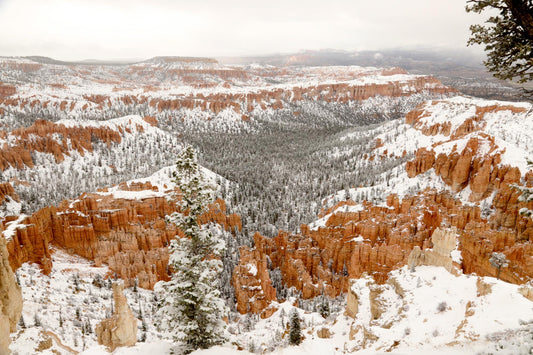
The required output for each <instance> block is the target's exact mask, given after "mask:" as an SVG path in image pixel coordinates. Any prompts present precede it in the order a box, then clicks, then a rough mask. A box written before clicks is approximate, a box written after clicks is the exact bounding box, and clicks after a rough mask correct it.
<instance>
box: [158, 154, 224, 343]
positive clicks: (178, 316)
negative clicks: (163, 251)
mask: <svg viewBox="0 0 533 355" xmlns="http://www.w3.org/2000/svg"><path fill="white" fill-rule="evenodd" d="M173 177H174V182H175V183H176V186H177V187H178V189H179V192H178V193H177V194H176V196H175V199H176V201H177V202H176V203H177V206H178V207H179V208H178V210H179V211H180V212H175V213H173V214H172V215H170V216H168V222H170V223H173V224H175V225H176V226H177V227H178V228H179V229H180V230H181V231H183V233H184V237H182V238H180V237H177V238H175V239H173V240H172V241H171V243H170V247H169V249H170V250H169V251H170V259H169V264H170V265H171V266H172V271H173V273H172V278H171V280H170V281H169V282H167V283H166V284H164V285H163V288H164V289H165V291H166V293H167V294H166V297H165V300H164V302H163V307H162V309H161V312H162V313H163V314H164V315H165V321H166V323H167V324H166V325H167V326H168V329H169V330H170V331H171V332H172V333H173V336H174V339H175V340H176V341H180V342H183V344H184V346H185V352H186V353H189V352H191V351H193V350H194V349H198V348H201V349H205V348H209V347H211V346H213V345H216V344H220V343H222V342H223V341H224V340H225V337H224V326H225V323H224V321H223V318H224V317H225V316H226V315H227V313H228V310H227V307H226V305H225V303H224V301H223V300H222V299H221V297H220V291H219V290H218V288H217V283H218V279H219V277H220V273H221V271H222V261H221V260H220V256H221V255H222V253H223V251H224V248H225V244H224V240H223V239H222V238H218V237H216V236H215V235H213V233H211V232H210V231H209V230H208V229H206V228H204V227H202V226H201V225H200V222H199V217H200V215H201V214H202V213H204V212H205V211H206V208H207V207H208V205H209V203H210V202H212V200H213V190H214V189H213V187H211V186H209V185H208V184H207V183H206V182H205V180H204V178H203V175H202V172H201V170H200V168H199V166H198V163H197V159H196V154H195V152H194V150H193V148H192V147H190V146H189V147H187V148H185V150H184V151H183V152H181V153H180V155H179V156H178V160H177V163H176V171H175V172H174V173H173Z"/></svg>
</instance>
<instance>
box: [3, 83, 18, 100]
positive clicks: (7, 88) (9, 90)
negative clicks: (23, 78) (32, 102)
mask: <svg viewBox="0 0 533 355" xmlns="http://www.w3.org/2000/svg"><path fill="white" fill-rule="evenodd" d="M16 93H17V88H16V87H14V86H11V85H6V84H2V83H0V97H8V96H11V95H14V94H16Z"/></svg>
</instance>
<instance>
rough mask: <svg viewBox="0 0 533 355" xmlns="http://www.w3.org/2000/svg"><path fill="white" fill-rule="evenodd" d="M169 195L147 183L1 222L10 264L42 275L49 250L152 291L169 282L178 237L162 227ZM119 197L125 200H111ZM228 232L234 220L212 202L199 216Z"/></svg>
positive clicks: (236, 223) (48, 264)
mask: <svg viewBox="0 0 533 355" xmlns="http://www.w3.org/2000/svg"><path fill="white" fill-rule="evenodd" d="M169 192H170V191H168V189H164V188H163V187H161V186H159V187H158V186H153V185H152V184H151V183H149V182H146V183H131V184H121V185H120V186H117V187H115V188H114V189H113V192H106V191H102V192H100V193H95V194H84V195H82V196H80V197H79V198H78V199H76V200H74V201H64V202H63V203H61V204H60V205H59V206H58V207H47V208H44V209H42V210H40V211H38V212H36V213H35V214H33V215H32V216H29V217H27V218H24V219H23V220H22V221H20V220H14V218H9V217H8V218H6V219H4V220H3V221H2V223H3V224H4V226H7V225H8V224H10V223H16V224H15V225H12V226H11V227H10V228H11V229H10V230H11V231H12V232H11V234H10V237H9V240H8V250H9V261H10V264H11V266H12V267H13V269H16V268H18V267H19V266H20V265H21V264H22V263H24V262H27V261H31V262H34V263H37V264H39V265H41V267H42V268H43V271H44V272H45V273H48V272H50V270H51V267H52V264H51V258H50V253H51V251H50V246H51V245H55V246H58V247H61V248H63V249H65V250H66V251H68V252H70V253H73V254H77V255H80V256H83V257H85V258H87V259H89V260H93V261H94V262H95V265H97V266H98V265H102V264H104V263H105V264H107V265H109V267H110V269H111V270H112V271H113V272H114V273H116V274H117V276H119V277H120V278H122V279H123V280H124V281H125V284H126V286H127V287H129V286H132V285H133V284H134V283H135V280H136V279H137V281H138V284H139V286H140V287H143V288H152V287H153V286H154V284H155V283H156V282H157V281H159V280H166V279H167V278H168V270H167V265H168V249H167V246H168V244H169V241H170V239H171V238H173V237H174V236H175V235H176V234H179V232H178V231H177V230H176V229H175V228H174V226H173V225H170V224H168V223H166V222H165V216H166V215H168V214H170V213H172V212H174V211H175V205H174V204H172V203H171V202H169V201H168V200H167V199H166V195H167V194H168V193H169ZM113 193H115V194H117V196H121V194H124V195H125V196H124V198H121V197H115V196H114V195H113ZM202 222H204V223H208V222H214V223H219V224H221V225H223V226H224V228H226V229H227V230H228V231H233V230H234V229H235V228H237V229H240V228H241V222H240V218H239V216H237V215H235V214H231V215H227V213H226V205H225V203H224V201H223V200H217V201H215V202H214V203H213V205H212V206H210V209H209V210H208V211H207V212H206V214H205V215H204V216H202Z"/></svg>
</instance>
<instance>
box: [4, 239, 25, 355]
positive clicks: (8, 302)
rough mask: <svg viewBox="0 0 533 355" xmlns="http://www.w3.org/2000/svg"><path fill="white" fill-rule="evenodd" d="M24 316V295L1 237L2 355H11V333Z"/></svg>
mask: <svg viewBox="0 0 533 355" xmlns="http://www.w3.org/2000/svg"><path fill="white" fill-rule="evenodd" d="M21 314H22V293H21V291H20V287H19V285H18V284H17V282H16V281H15V275H14V274H13V271H12V269H11V266H10V265H9V261H8V251H7V248H6V241H5V239H4V238H3V237H2V236H0V354H10V350H9V344H10V343H11V338H10V336H9V333H10V332H14V331H16V330H17V323H18V321H19V319H20V316H21Z"/></svg>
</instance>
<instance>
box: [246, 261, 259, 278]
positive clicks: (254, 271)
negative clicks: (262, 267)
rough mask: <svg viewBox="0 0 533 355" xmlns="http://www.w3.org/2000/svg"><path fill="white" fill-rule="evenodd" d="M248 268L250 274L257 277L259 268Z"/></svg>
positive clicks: (251, 266)
mask: <svg viewBox="0 0 533 355" xmlns="http://www.w3.org/2000/svg"><path fill="white" fill-rule="evenodd" d="M246 267H247V268H248V273H249V274H250V275H252V276H256V275H257V266H256V265H255V264H247V265H246Z"/></svg>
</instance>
